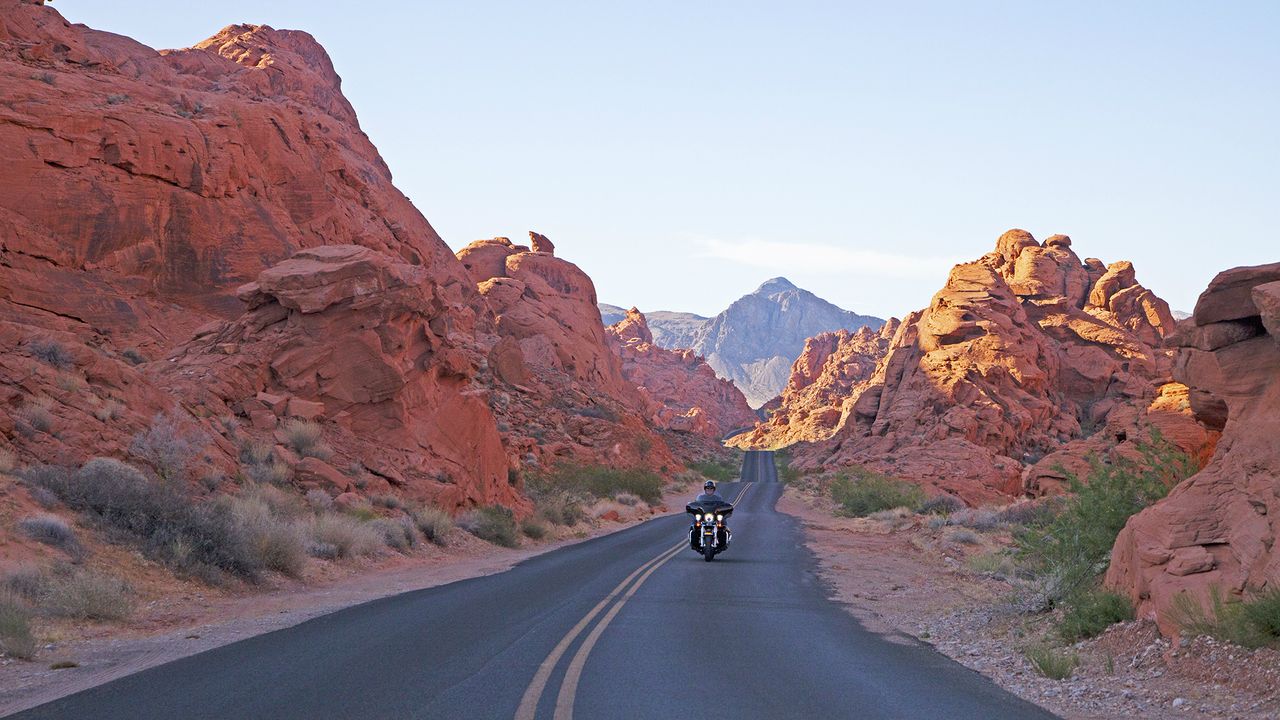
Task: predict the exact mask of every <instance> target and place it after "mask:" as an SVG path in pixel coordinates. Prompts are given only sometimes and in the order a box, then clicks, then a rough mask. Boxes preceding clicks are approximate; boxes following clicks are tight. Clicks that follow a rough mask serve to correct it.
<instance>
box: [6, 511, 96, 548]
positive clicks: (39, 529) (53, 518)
mask: <svg viewBox="0 0 1280 720" xmlns="http://www.w3.org/2000/svg"><path fill="white" fill-rule="evenodd" d="M18 529H19V530H21V531H22V534H23V535H26V536H27V537H29V538H31V539H32V540H35V541H36V542H40V543H44V544H45V545H49V546H51V547H56V548H58V549H59V550H62V551H65V552H66V553H67V554H68V555H71V556H72V557H75V558H79V557H81V556H82V555H83V554H84V546H82V545H81V544H80V540H79V538H77V537H76V533H75V530H72V529H71V526H70V525H68V524H67V521H66V520H63V519H62V518H60V517H58V516H57V515H32V516H31V517H27V518H23V519H22V520H21V521H19V522H18Z"/></svg>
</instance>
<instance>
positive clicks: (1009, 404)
mask: <svg viewBox="0 0 1280 720" xmlns="http://www.w3.org/2000/svg"><path fill="white" fill-rule="evenodd" d="M1173 324H1174V321H1173V318H1172V317H1171V316H1170V313H1169V308H1168V306H1167V305H1166V304H1165V302H1164V301H1163V300H1161V299H1160V298H1158V297H1156V296H1155V294H1153V293H1152V292H1151V291H1150V290H1148V289H1146V288H1145V287H1143V286H1142V285H1141V284H1139V283H1138V281H1137V278H1136V276H1135V274H1134V269H1133V266H1132V265H1131V264H1130V263H1128V262H1123V261H1121V262H1115V263H1112V264H1111V265H1104V264H1103V263H1102V261H1100V260H1097V259H1094V258H1088V259H1086V260H1083V261H1081V260H1080V258H1079V257H1078V256H1077V255H1076V254H1075V252H1074V251H1073V250H1072V243H1071V239H1070V238H1068V237H1066V236H1063V235H1055V236H1053V237H1050V238H1048V239H1047V240H1045V242H1044V243H1039V242H1037V241H1036V240H1035V239H1034V238H1033V237H1032V236H1031V235H1030V234H1029V233H1027V232H1025V231H1023V230H1011V231H1009V232H1007V233H1005V234H1004V235H1002V236H1001V237H1000V239H999V240H998V242H997V244H996V249H995V251H994V252H991V253H988V254H986V255H984V256H983V257H982V258H980V259H978V260H976V261H974V262H970V263H964V264H961V265H957V266H956V267H955V268H954V269H953V270H952V271H951V274H950V277H949V278H948V279H947V283H946V285H945V286H944V287H943V289H942V290H941V291H939V292H938V294H936V295H935V296H934V298H933V301H932V303H931V304H930V305H929V307H928V308H926V309H924V310H921V311H918V312H915V313H912V314H910V315H908V316H907V317H906V318H905V319H904V320H903V322H902V325H901V327H899V328H898V329H897V330H896V332H895V333H894V336H893V339H892V340H891V341H890V343H889V347H888V350H887V352H886V353H885V355H884V357H883V358H881V359H880V360H879V362H878V364H877V367H876V369H875V372H874V374H873V375H872V377H871V378H870V380H866V381H861V382H856V381H855V382H853V383H851V384H850V388H851V389H850V394H849V396H848V397H847V398H845V399H844V400H843V401H842V403H841V404H840V407H841V413H840V416H839V417H838V418H835V416H834V412H833V411H832V410H830V408H832V407H833V404H832V402H831V400H830V399H829V398H827V399H823V398H821V397H819V398H817V399H816V402H817V403H818V405H817V407H816V408H815V410H816V411H817V412H818V413H825V417H826V418H830V419H835V421H836V423H837V427H836V430H835V431H834V433H832V435H831V437H830V438H829V439H827V440H823V441H819V442H815V443H811V444H806V445H804V446H802V447H801V448H799V449H798V450H797V458H798V460H797V462H798V464H799V465H800V466H801V467H808V468H818V467H827V468H838V467H842V466H845V465H849V464H855V463H856V464H864V465H868V466H872V467H876V468H879V469H881V470H883V471H885V472H888V473H890V474H893V475H897V476H900V477H904V478H910V479H914V480H918V481H920V482H922V483H924V484H927V485H931V486H934V487H936V488H938V489H940V490H942V491H945V492H948V493H954V494H956V495H959V496H960V497H962V498H963V499H965V500H967V501H969V502H981V501H986V500H991V499H995V498H998V497H1001V496H1009V495H1014V494H1022V493H1023V492H1032V493H1033V494H1034V493H1043V492H1054V491H1057V490H1059V489H1060V485H1059V483H1060V482H1061V479H1062V475H1061V472H1060V470H1058V469H1057V468H1058V466H1059V465H1061V464H1068V465H1069V464H1070V463H1069V462H1066V463H1064V462H1063V461H1064V460H1068V458H1064V457H1063V456H1056V457H1054V458H1053V459H1052V461H1048V460H1049V458H1047V457H1046V456H1049V455H1050V454H1051V453H1054V452H1056V451H1059V450H1061V449H1062V448H1063V447H1064V446H1066V445H1068V444H1069V443H1072V442H1073V441H1082V440H1091V441H1092V443H1093V444H1099V443H1100V444H1102V445H1105V447H1106V448H1107V449H1108V450H1110V449H1113V448H1114V447H1115V446H1116V445H1123V444H1124V443H1127V442H1132V441H1134V440H1135V439H1138V438H1139V437H1141V436H1142V434H1143V433H1144V432H1146V430H1145V428H1148V427H1149V426H1150V425H1151V424H1152V420H1151V418H1150V417H1149V416H1151V415H1153V414H1154V415H1159V416H1160V418H1159V419H1158V423H1157V424H1159V425H1160V426H1161V427H1162V429H1163V428H1167V429H1168V430H1167V432H1166V434H1167V435H1169V436H1171V437H1172V438H1173V439H1175V440H1176V441H1178V442H1180V443H1181V444H1183V447H1184V449H1187V450H1188V451H1190V452H1193V453H1199V454H1203V453H1204V452H1205V447H1206V446H1211V445H1212V442H1213V437H1212V436H1210V435H1209V434H1206V433H1204V432H1203V431H1202V430H1200V429H1199V428H1198V426H1196V425H1195V423H1193V422H1192V421H1191V420H1190V416H1189V412H1188V411H1186V409H1185V407H1183V406H1181V405H1180V404H1179V403H1177V401H1176V398H1177V396H1178V393H1179V392H1180V391H1185V389H1183V388H1181V387H1180V386H1177V385H1171V384H1170V383H1171V382H1172V377H1171V370H1172V362H1173V360H1172V354H1171V353H1170V352H1169V351H1166V350H1164V349H1163V344H1164V336H1165V335H1166V334H1167V333H1169V332H1171V331H1172V329H1173ZM857 362H858V364H859V367H862V366H863V365H865V360H864V359H862V358H858V360H857ZM799 370H800V373H801V375H803V374H804V373H808V372H811V371H809V370H808V369H807V368H804V367H801V368H799ZM859 373H860V370H859V371H855V372H853V373H851V374H852V375H853V376H855V377H856V376H858V375H859ZM819 374H820V375H821V374H823V373H821V372H820V373H819ZM795 384H796V385H798V386H803V385H805V384H806V381H805V380H804V378H803V377H798V378H797V379H796V381H795ZM795 398H796V400H797V402H801V403H803V402H806V401H808V400H809V398H808V397H807V396H804V395H800V394H797V395H796V396H795ZM824 409H825V410H824ZM846 409H847V412H845V410H846ZM803 410H804V408H802V407H801V408H797V407H792V408H788V409H787V410H786V415H784V416H783V417H796V416H798V415H799V414H800V413H801V412H802V411H803ZM828 421H829V420H828ZM764 435H765V438H766V442H769V441H770V440H769V439H768V428H766V430H765V433H764ZM1077 447H1079V448H1080V449H1081V450H1082V451H1083V449H1084V447H1083V446H1077ZM1090 447H1092V445H1090ZM1046 461H1048V462H1046Z"/></svg>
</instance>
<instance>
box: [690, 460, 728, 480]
mask: <svg viewBox="0 0 1280 720" xmlns="http://www.w3.org/2000/svg"><path fill="white" fill-rule="evenodd" d="M689 469H691V470H696V471H697V472H698V473H699V474H700V475H702V476H703V477H709V478H711V479H712V480H715V481H716V482H733V481H734V480H737V479H738V467H737V466H735V465H731V464H729V463H726V462H723V461H720V460H699V461H698V462H691V463H689Z"/></svg>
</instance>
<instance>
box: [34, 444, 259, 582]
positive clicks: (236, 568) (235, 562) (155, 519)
mask: <svg viewBox="0 0 1280 720" xmlns="http://www.w3.org/2000/svg"><path fill="white" fill-rule="evenodd" d="M22 477H23V479H24V480H26V481H27V482H28V483H30V484H32V485H35V486H37V487H43V488H46V489H47V490H49V491H51V492H53V493H54V494H56V495H57V496H58V497H59V498H60V499H61V500H62V501H63V502H64V503H66V505H67V506H68V507H70V508H71V509H73V510H78V511H81V512H84V513H86V514H87V515H88V516H89V517H90V518H92V519H93V520H95V521H97V522H98V523H100V524H102V525H103V526H104V527H106V528H107V529H108V530H110V531H112V532H114V533H116V534H117V535H119V536H122V537H124V538H126V539H130V540H134V541H136V542H138V543H139V545H141V547H142V550H143V552H144V553H145V554H146V555H148V556H149V557H151V558H153V559H156V560H159V561H161V562H163V563H165V564H167V565H170V566H171V567H174V568H175V569H178V570H182V571H186V572H192V573H196V574H199V575H201V576H204V577H210V578H211V577H213V576H216V574H217V573H220V572H227V573H231V574H234V575H238V576H241V577H244V578H248V579H254V578H256V577H257V573H258V571H259V570H260V569H261V568H262V562H261V560H260V559H259V558H258V557H257V555H256V554H255V553H254V551H253V548H252V547H251V546H250V545H249V543H248V542H247V541H246V538H245V537H244V533H243V532H242V531H241V530H240V528H239V525H238V523H237V522H236V519H235V518H234V517H233V516H232V514H231V512H230V511H229V509H228V508H227V507H226V506H225V505H223V504H218V503H196V502H193V501H192V499H191V498H190V497H188V496H186V495H185V494H183V493H182V492H180V491H179V489H178V488H176V487H174V486H173V485H170V484H162V483H156V482H153V481H151V480H149V479H147V477H146V476H145V475H143V474H142V473H141V472H139V471H138V470H137V469H136V468H133V467H130V466H129V465H126V464H124V463H122V462H120V461H118V460H112V459H109V458H95V459H93V460H90V461H89V462H87V463H85V464H84V466H83V467H81V468H80V469H79V470H77V471H75V472H74V473H72V472H70V471H68V470H66V469H64V468H58V467H51V466H47V465H46V466H36V467H32V468H28V469H27V470H26V471H24V472H23V474H22Z"/></svg>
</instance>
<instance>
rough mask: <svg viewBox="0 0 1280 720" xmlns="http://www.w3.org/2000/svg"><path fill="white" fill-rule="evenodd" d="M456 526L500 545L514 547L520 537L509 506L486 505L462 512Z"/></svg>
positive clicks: (518, 542)
mask: <svg viewBox="0 0 1280 720" xmlns="http://www.w3.org/2000/svg"><path fill="white" fill-rule="evenodd" d="M457 525H458V527H460V528H462V529H463V530H466V531H467V532H469V533H471V534H472V535H475V536H476V537H478V538H480V539H481V540H485V541H487V542H491V543H493V544H494V545H501V546H502V547H516V546H517V545H519V544H520V539H519V537H517V535H516V521H515V518H514V516H513V515H512V513H511V509H510V508H505V507H502V506H501V505H488V506H486V507H482V508H477V509H475V510H470V511H468V512H466V513H463V514H462V516H461V517H459V518H458V520H457Z"/></svg>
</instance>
